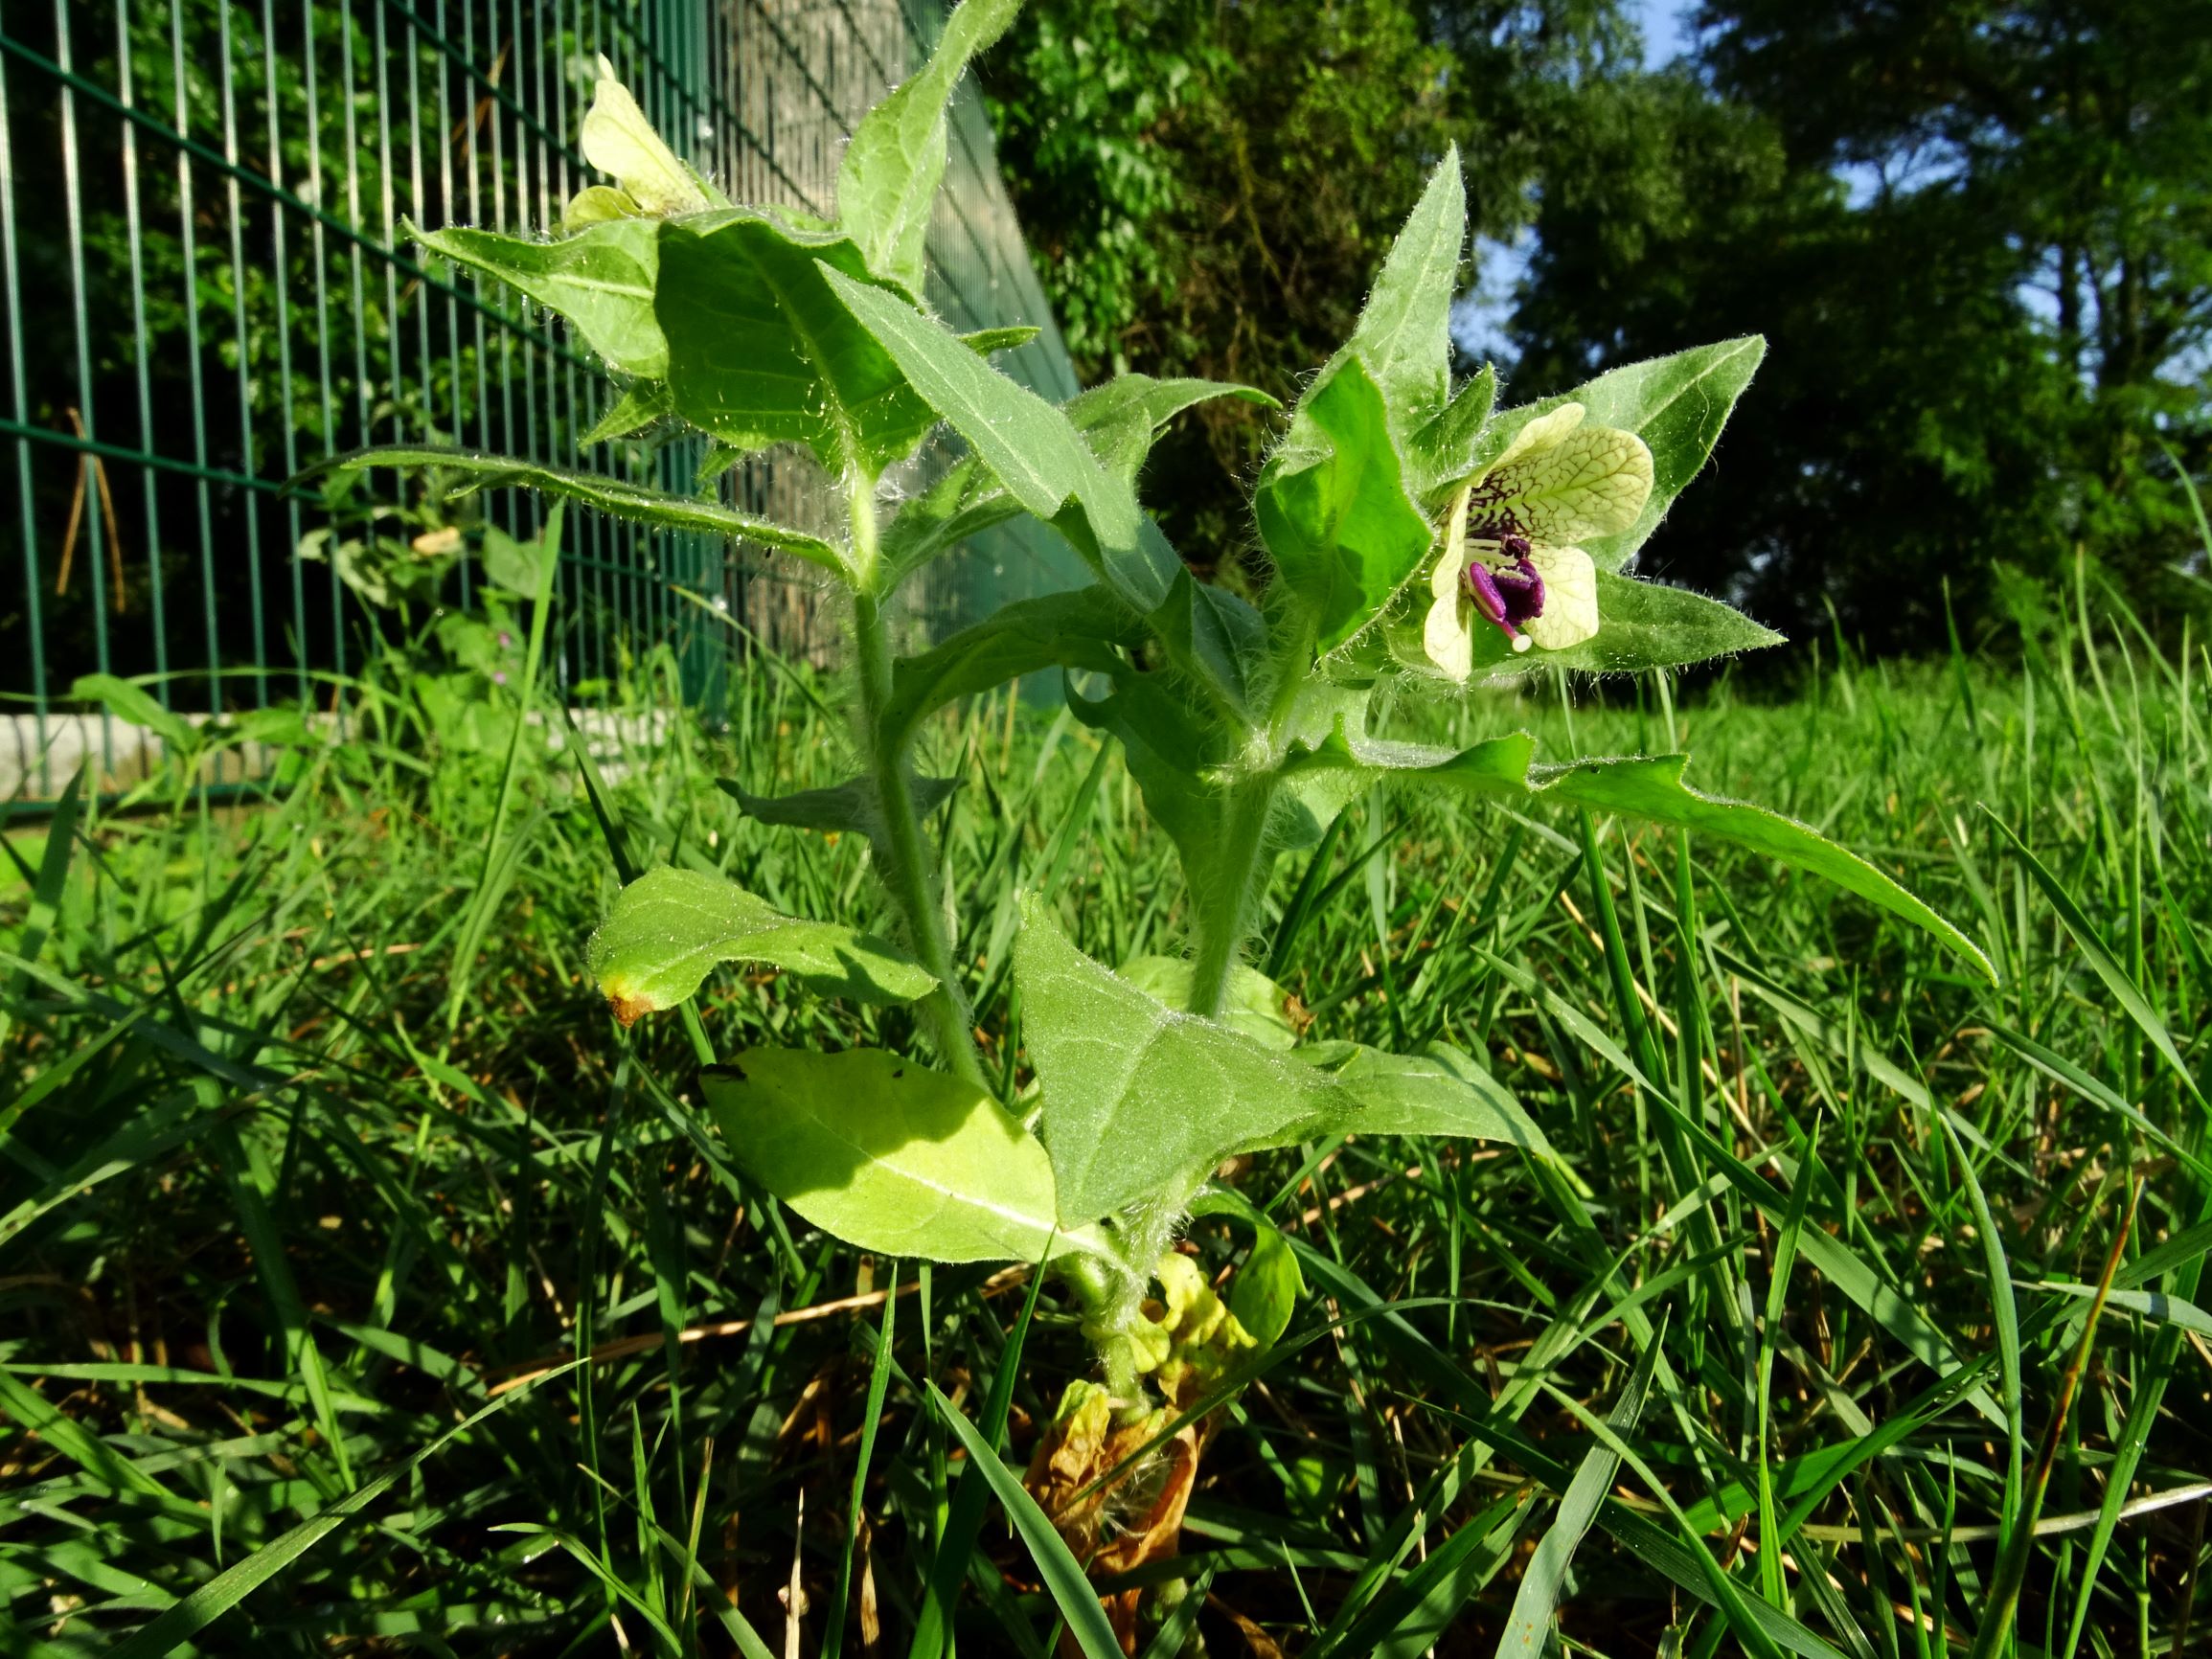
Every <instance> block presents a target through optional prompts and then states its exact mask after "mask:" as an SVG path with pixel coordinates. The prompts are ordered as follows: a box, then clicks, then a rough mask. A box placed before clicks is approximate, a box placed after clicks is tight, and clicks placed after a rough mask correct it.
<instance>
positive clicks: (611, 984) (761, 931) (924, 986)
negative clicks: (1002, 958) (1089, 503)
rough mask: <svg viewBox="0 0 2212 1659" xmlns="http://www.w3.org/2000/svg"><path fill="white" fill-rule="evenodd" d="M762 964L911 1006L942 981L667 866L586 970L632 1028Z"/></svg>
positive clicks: (593, 948)
mask: <svg viewBox="0 0 2212 1659" xmlns="http://www.w3.org/2000/svg"><path fill="white" fill-rule="evenodd" d="M724 962H759V963H765V964H767V965H768V966H771V967H780V968H783V969H785V970H786V971H787V972H790V973H794V974H797V975H798V976H799V977H800V978H801V979H803V980H805V981H806V982H807V983H808V984H810V985H811V986H812V987H814V988H815V989H817V990H820V991H822V992H823V993H824V994H826V995H834V996H849V997H852V998H854V999H855V1001H859V1002H912V1001H913V1000H914V999H915V998H916V997H919V996H926V995H927V994H928V993H929V991H930V990H931V989H933V988H934V987H935V986H936V984H937V981H936V980H935V979H934V978H933V977H931V975H930V974H929V973H928V972H926V971H925V970H924V968H922V967H921V966H919V965H918V964H916V963H915V962H913V961H912V960H911V959H910V958H909V957H907V955H906V954H905V953H904V952H903V951H901V950H900V949H899V947H898V946H897V945H894V944H890V943H886V942H884V941H883V940H880V939H875V938H871V937H870V936H869V935H867V934H865V933H857V932H855V931H854V930H853V929H852V928H850V927H843V926H840V925H839V924H837V923H836V922H833V921H807V920H801V919H800V918H798V917H795V916H786V915H784V914H783V912H781V911H779V910H776V909H774V908H772V907H771V906H770V905H769V904H768V903H767V902H766V901H765V900H764V899H761V898H755V897H754V896H753V895H752V894H750V893H747V892H746V891H745V890H744V889H743V888H742V887H740V886H739V885H738V884H737V883H736V882H734V881H725V880H723V879H722V878H721V877H720V876H718V875H707V874H706V873H705V872H704V871H699V870H677V869H673V868H672V867H670V866H668V865H662V866H661V867H660V868H658V869H655V870H649V871H647V872H646V874H645V875H641V876H639V877H638V878H637V879H636V880H635V881H633V882H631V883H630V884H629V885H628V886H627V887H626V888H624V889H623V890H622V892H621V893H619V894H617V895H616V896H615V900H614V906H613V908H612V909H610V910H609V911H608V912H607V916H606V920H604V921H603V922H602V923H600V926H599V931H598V932H596V933H594V934H593V935H592V936H591V943H590V944H589V945H588V946H587V947H586V948H585V951H584V965H585V966H586V967H588V968H589V969H590V972H591V976H592V978H594V979H595V980H597V981H598V982H599V989H601V990H602V991H604V993H605V994H606V999H607V1001H608V1002H609V1003H611V1004H613V1006H614V1011H615V1014H616V1017H618V1018H619V1019H621V1020H622V1022H623V1023H624V1024H626V1025H627V1024H628V1023H629V1022H630V1021H631V1020H633V1019H635V1018H637V1016H638V1015H640V1014H642V1013H652V1012H657V1011H660V1010H662V1009H669V1008H673V1007H674V1006H675V1005H676V1004H677V1003H679V1002H682V1001H683V1000H684V999H685V998H687V997H689V996H691V995H692V994H693V993H694V992H695V991H696V990H697V989H699V983H700V981H702V980H704V979H705V978H706V976H707V974H708V972H709V971H710V970H711V969H713V968H714V967H715V966H717V965H718V964H719V963H724Z"/></svg>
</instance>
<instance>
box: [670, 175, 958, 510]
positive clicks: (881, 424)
mask: <svg viewBox="0 0 2212 1659" xmlns="http://www.w3.org/2000/svg"><path fill="white" fill-rule="evenodd" d="M832 269H834V270H837V271H839V272H842V273H844V274H845V275H847V276H849V277H854V278H866V277H867V276H868V267H867V265H866V263H865V262H864V261H863V257H862V254H861V250H860V249H859V247H858V246H856V245H855V243H854V241H853V240H852V239H850V238H848V237H844V236H839V235H834V234H829V233H823V232H813V231H801V230H794V229H792V228H791V227H790V226H788V225H787V224H784V223H781V222H779V221H778V220H776V219H773V218H769V217H767V216H764V215H762V214H758V213H753V212H750V211H747V210H741V209H740V210H733V211H731V212H728V213H716V214H698V215H694V216H691V217H689V218H687V219H684V220H682V221H681V222H679V223H676V224H672V225H670V226H669V227H668V228H667V230H666V231H665V233H664V234H663V239H662V243H661V272H660V285H659V294H658V299H657V302H656V314H657V315H658V317H659V319H660V326H661V329H662V330H663V331H664V332H665V333H666V334H667V336H668V349H669V367H668V382H669V393H670V396H671V398H672V399H673V403H674V405H675V411H676V413H677V414H679V415H681V416H682V417H683V418H684V419H685V420H689V421H690V422H691V423H692V424H693V425H695V426H697V427H699V428H700V429H701V430H702V431H705V432H707V433H710V434H712V435H713V436H714V437H715V438H717V439H719V440H720V441H721V442H722V443H727V444H730V445H732V446H733V447H736V448H739V449H747V450H750V449H761V448H764V447H766V446H767V445H769V444H773V443H804V444H806V445H807V446H808V447H809V448H810V449H811V450H812V451H813V452H814V454H815V456H816V457H817V458H818V459H819V460H820V461H821V463H822V465H823V466H825V467H827V468H828V469H829V470H830V471H832V473H834V472H840V471H842V470H843V469H844V467H845V466H848V465H852V466H858V467H860V468H862V469H863V470H864V471H866V472H867V473H868V474H869V475H870V476H874V475H875V474H877V473H879V472H880V471H882V469H883V468H884V467H885V466H889V465H890V464H891V463H892V462H894V461H898V460H901V459H903V458H904V457H905V456H907V455H909V454H911V453H912V452H913V450H914V448H915V447H916V445H918V444H919V443H921V442H922V440H923V438H924V436H926V435H927V433H928V431H929V428H930V427H931V426H933V425H935V424H936V420H937V417H936V414H935V412H934V411H932V410H931V409H930V407H929V406H928V404H927V403H925V402H924V401H923V399H922V398H920V397H919V396H917V394H916V392H915V390H914V388H913V387H912V386H910V385H908V384H907V380H906V376H905V375H901V373H900V372H899V368H898V366H897V365H896V364H895V363H893V361H892V360H891V358H890V356H889V355H888V354H887V353H886V352H884V350H883V348H882V347H881V346H879V345H878V344H877V343H876V341H875V339H874V338H873V337H872V336H871V335H870V333H869V332H868V330H866V329H865V328H863V327H861V326H860V325H859V324H858V323H855V321H854V320H853V315H852V313H851V312H850V311H849V310H848V309H847V308H846V307H845V306H844V305H843V304H842V303H841V302H840V300H839V299H838V298H837V296H836V295H835V294H832V292H831V291H830V288H829V285H828V284H827V283H826V282H825V281H824V273H825V272H827V271H830V270H832ZM884 297H885V298H886V299H887V300H888V299H891V296H889V295H888V294H886V295H885V296H884ZM892 303H894V304H897V303H899V302H897V301H895V300H894V301H892ZM947 337H948V338H951V339H953V342H954V345H955V348H956V349H957V350H958V351H959V352H960V353H961V354H962V355H963V356H964V357H966V358H967V359H968V361H969V363H970V364H972V365H973V366H974V367H975V368H976V369H977V370H978V371H980V372H981V373H983V374H987V375H988V374H990V373H991V372H992V371H991V370H990V369H989V368H988V367H987V366H986V365H985V364H984V363H983V362H982V361H981V359H979V358H977V357H976V356H975V354H974V353H973V352H969V350H968V348H967V347H966V346H962V345H959V344H958V341H957V338H956V337H954V336H947Z"/></svg>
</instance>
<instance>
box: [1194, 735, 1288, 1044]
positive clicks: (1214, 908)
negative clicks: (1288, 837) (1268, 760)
mask: <svg viewBox="0 0 2212 1659" xmlns="http://www.w3.org/2000/svg"><path fill="white" fill-rule="evenodd" d="M1274 804H1275V780H1274V779H1273V778H1272V777H1268V778H1261V779H1257V780H1254V781H1252V782H1249V783H1245V784H1238V785H1237V786H1236V789H1235V792H1234V793H1233V794H1232V795H1231V797H1230V800H1229V809H1228V810H1227V811H1226V812H1225V813H1223V814H1222V817H1221V844H1220V852H1219V853H1218V854H1217V857H1216V862H1215V864H1214V868H1213V872H1212V878H1211V879H1210V880H1208V881H1205V882H1204V883H1202V885H1203V886H1204V887H1205V888H1206V889H1207V891H1205V892H1198V891H1196V888H1197V885H1200V884H1197V883H1194V891H1193V893H1192V895H1191V907H1192V909H1191V932H1192V934H1193V936H1194V938H1195V939H1196V941H1197V954H1196V956H1195V957H1194V958H1193V959H1192V962H1191V995H1190V1003H1189V1007H1190V1011H1191V1012H1193V1013H1196V1014H1203V1015H1204V1016H1205V1017H1206V1018H1208V1019H1214V1018H1217V1017H1219V1016H1220V1011H1221V1005H1222V1003H1223V1002H1224V1001H1226V1000H1227V998H1228V993H1229V975H1230V973H1231V972H1232V971H1233V970H1234V969H1235V968H1236V966H1237V964H1238V960H1239V957H1240V954H1241V953H1242V951H1243V945H1244V941H1245V940H1246V939H1247V938H1249V937H1250V935H1251V923H1252V915H1251V912H1252V901H1253V899H1254V898H1255V896H1256V895H1257V892H1258V889H1259V885H1260V883H1259V875H1260V867H1261V853H1262V852H1263V850H1264V848H1265V847H1266V838H1267V814H1268V812H1269V810H1270V809H1271V808H1272V807H1273V806H1274Z"/></svg>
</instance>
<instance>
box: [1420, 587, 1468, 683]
mask: <svg viewBox="0 0 2212 1659" xmlns="http://www.w3.org/2000/svg"><path fill="white" fill-rule="evenodd" d="M1421 648H1422V649H1423V650H1425V651H1426V652H1427V653H1428V660H1429V661H1430V662H1432V663H1434V664H1435V665H1436V666H1437V667H1438V668H1439V669H1441V670H1443V671H1444V672H1445V673H1447V674H1448V675H1450V676H1451V678H1453V679H1455V680H1457V681H1458V682H1459V683H1460V684H1462V685H1465V684H1466V683H1467V677H1468V676H1469V675H1470V674H1471V673H1473V672H1474V605H1473V604H1472V602H1470V601H1469V600H1468V599H1467V598H1466V597H1465V596H1464V595H1463V594H1460V593H1458V592H1452V593H1442V594H1438V595H1437V596H1436V602H1435V603H1433V604H1431V605H1430V606H1429V607H1428V619H1427V621H1426V622H1425V624H1424V625H1423V626H1422V630H1421Z"/></svg>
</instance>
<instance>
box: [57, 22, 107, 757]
mask: <svg viewBox="0 0 2212 1659" xmlns="http://www.w3.org/2000/svg"><path fill="white" fill-rule="evenodd" d="M74 57H75V43H74V41H73V40H72V38H71V32H70V27H69V9H68V0H55V8H54V60H55V62H56V63H57V65H58V66H59V68H60V70H61V85H60V91H61V198H62V202H63V206H64V211H65V212H66V213H67V215H68V225H69V229H68V238H69V303H70V308H71V310H72V312H73V313H74V315H73V317H72V319H71V320H72V322H73V323H74V325H75V329H76V340H75V343H76V348H77V401H76V402H75V404H73V405H72V407H73V408H74V409H75V411H76V420H77V425H78V429H79V433H80V436H81V438H82V439H83V441H84V442H85V443H87V444H91V443H98V442H99V440H100V420H99V411H98V409H97V408H96V407H95V404H94V398H93V383H92V321H91V315H92V313H91V307H90V306H89V305H87V304H86V301H85V274H84V178H83V172H82V169H81V166H80V156H79V151H78V144H77V88H76V86H75V85H74V84H73V83H72V69H71V65H72V60H73V58H74ZM102 464H103V463H102V458H101V456H100V454H99V452H98V451H97V450H91V449H88V450H86V451H85V452H84V453H83V454H81V455H80V457H79V459H78V463H77V496H76V501H77V505H78V507H79V508H80V509H81V512H77V511H73V512H72V514H71V517H72V520H73V521H74V522H75V523H77V524H78V525H80V526H81V528H82V530H83V532H84V554H85V557H84V577H85V592H86V593H87V594H89V595H90V596H91V600H92V642H93V644H92V649H93V661H94V663H95V665H96V666H97V667H98V669H99V670H100V672H102V673H103V674H104V673H106V672H108V671H109V670H110V668H111V667H112V663H111V661H110V658H109V654H108V648H107V586H106V582H107V571H106V563H105V560H104V558H103V557H102V556H103V554H104V552H105V551H106V549H105V547H104V545H103V534H102V533H103V530H104V529H105V521H104V519H103V517H102V515H101V511H100V490H99V489H98V488H97V486H98V484H99V481H100V473H99V468H100V466H102ZM67 575H68V571H67V569H66V567H64V569H63V571H62V572H61V579H66V577H67ZM61 585H62V580H60V579H57V583H56V586H57V588H59V587H60V586H61ZM56 597H57V598H58V597H60V595H59V594H58V592H57V595H56ZM100 756H101V761H102V762H103V764H105V765H108V766H112V765H114V763H115V727H114V722H113V721H112V720H111V719H110V718H109V717H108V716H107V713H106V711H105V710H104V709H103V710H102V712H101V717H100Z"/></svg>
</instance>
